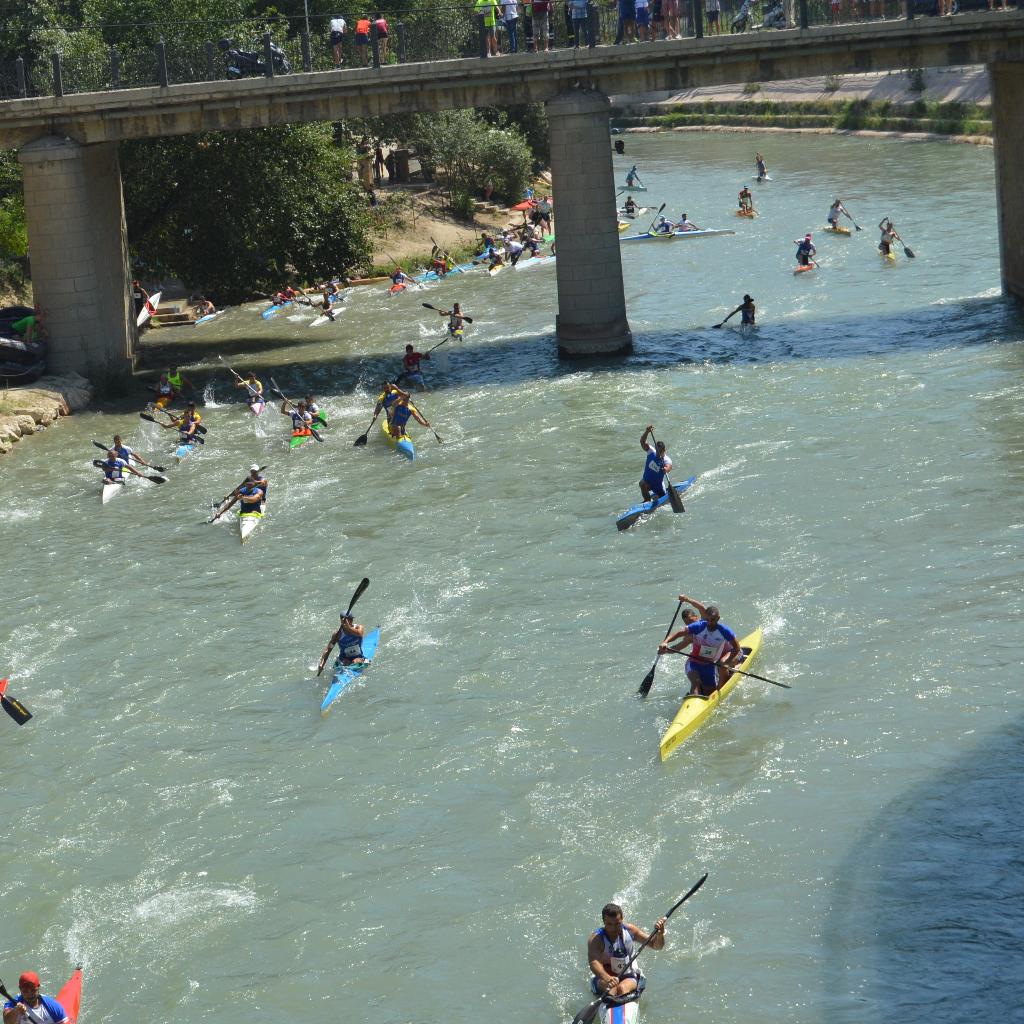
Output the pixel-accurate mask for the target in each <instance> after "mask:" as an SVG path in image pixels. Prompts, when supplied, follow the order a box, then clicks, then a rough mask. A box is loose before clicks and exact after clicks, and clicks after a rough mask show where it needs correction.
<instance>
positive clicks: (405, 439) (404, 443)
mask: <svg viewBox="0 0 1024 1024" xmlns="http://www.w3.org/2000/svg"><path fill="white" fill-rule="evenodd" d="M380 430H381V433H382V434H383V435H384V440H385V441H387V443H388V444H389V445H390V446H391V447H392V448H394V449H395V451H397V452H398V453H399V454H400V455H404V456H405V457H406V458H407V459H408V460H409V461H410V462H411V461H412V460H413V459H415V458H416V445H414V444H413V443H412V438H411V437H410V436H409V435H408V434H404V433H403V434H402V435H401V436H400V437H393V436H392V434H391V431H390V430H388V421H387V420H386V419H383V420H381V421H380Z"/></svg>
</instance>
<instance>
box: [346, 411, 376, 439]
mask: <svg viewBox="0 0 1024 1024" xmlns="http://www.w3.org/2000/svg"><path fill="white" fill-rule="evenodd" d="M379 415H380V410H379V409H378V410H377V412H375V413H374V414H373V419H372V420H370V425H369V426H368V427H367V428H366V430H365V432H364V433H362V434H360V435H359V436H358V437H357V438H356V439H355V440H354V441H353V442H352V444H353V446H354V447H356V448H362V447H363V445H364V444H366V437H367V434H369V433H370V431H371V430H372V429H373V425H374V423H376V422H377V417H378V416H379Z"/></svg>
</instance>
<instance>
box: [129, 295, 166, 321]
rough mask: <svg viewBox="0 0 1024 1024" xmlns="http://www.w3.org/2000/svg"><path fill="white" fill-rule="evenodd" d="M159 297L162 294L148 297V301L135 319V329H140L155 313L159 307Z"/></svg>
mask: <svg viewBox="0 0 1024 1024" xmlns="http://www.w3.org/2000/svg"><path fill="white" fill-rule="evenodd" d="M161 295H163V292H157V293H156V294H155V295H150V297H149V301H148V302H147V303H146V304H145V305H144V306H143V307H142V312H141V313H139V315H138V316H137V317H136V318H135V326H136V327H141V326H142V325H143V324H144V323H145V322H146V321H147V320H148V319H149V318H150V317H151V316H152V315H153V314H154V313H155V312H156V307H157V306H159V305H160V296H161Z"/></svg>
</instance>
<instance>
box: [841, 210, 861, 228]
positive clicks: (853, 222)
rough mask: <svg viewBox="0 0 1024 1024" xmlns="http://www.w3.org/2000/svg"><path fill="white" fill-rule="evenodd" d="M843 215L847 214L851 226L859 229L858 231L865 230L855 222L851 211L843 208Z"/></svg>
mask: <svg viewBox="0 0 1024 1024" xmlns="http://www.w3.org/2000/svg"><path fill="white" fill-rule="evenodd" d="M843 213H845V214H846V216H847V217H849V218H850V223H851V224H852V225H853V226H854V227H855V228H856V229H857V230H858V231H863V230H864V229H863V228H862V227H861V226H860V225H859V224H858V223H857V222H856V221H855V220H854V219H853V218H852V217H850V211H849V210H847V209H846V207H845V206H844V207H843Z"/></svg>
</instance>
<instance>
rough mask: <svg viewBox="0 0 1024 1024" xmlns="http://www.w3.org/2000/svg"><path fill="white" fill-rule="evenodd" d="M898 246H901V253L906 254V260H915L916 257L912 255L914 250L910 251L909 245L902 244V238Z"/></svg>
mask: <svg viewBox="0 0 1024 1024" xmlns="http://www.w3.org/2000/svg"><path fill="white" fill-rule="evenodd" d="M900 245H902V246H903V252H904V253H905V254H906V256H907V258H908V259H911V260H912V259H916V258H917V257H916V256H915V255H914V250H913V249H911V248H910V246H909V245H907V243H906V242H904V241H903V239H902V238H901V239H900Z"/></svg>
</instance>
